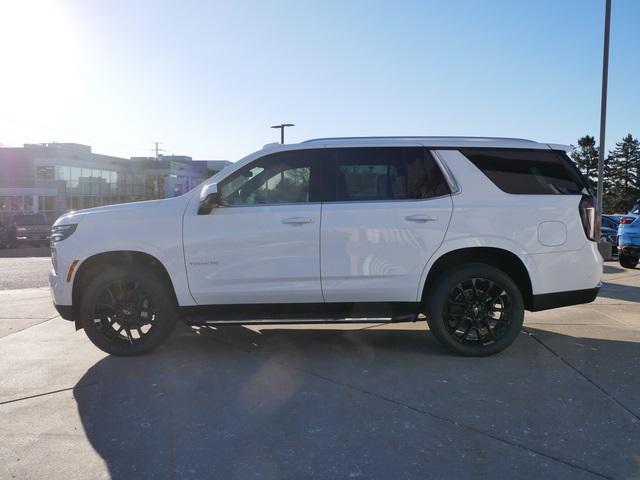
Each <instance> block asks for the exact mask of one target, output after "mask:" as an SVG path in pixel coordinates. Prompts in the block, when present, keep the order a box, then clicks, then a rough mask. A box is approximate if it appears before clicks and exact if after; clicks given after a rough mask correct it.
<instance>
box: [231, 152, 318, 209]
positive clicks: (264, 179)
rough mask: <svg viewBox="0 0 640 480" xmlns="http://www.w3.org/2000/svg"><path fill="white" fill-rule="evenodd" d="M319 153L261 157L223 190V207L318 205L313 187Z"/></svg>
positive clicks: (239, 172)
mask: <svg viewBox="0 0 640 480" xmlns="http://www.w3.org/2000/svg"><path fill="white" fill-rule="evenodd" d="M317 155H318V153H317V151H316V150H292V151H287V152H278V153H274V154H271V155H267V156H265V157H262V158H260V159H258V160H256V161H255V162H253V163H251V164H249V165H247V166H246V167H244V168H242V169H241V170H239V171H238V172H236V173H234V174H233V175H232V176H231V177H230V178H229V179H228V180H225V181H223V182H222V184H221V186H220V196H221V200H222V204H223V205H229V206H233V205H272V204H284V203H306V202H313V201H318V200H319V198H317V195H316V194H315V192H314V187H313V184H315V183H317V182H318V180H317V179H315V177H317V175H318V173H319V172H318V170H319V164H318V161H317Z"/></svg>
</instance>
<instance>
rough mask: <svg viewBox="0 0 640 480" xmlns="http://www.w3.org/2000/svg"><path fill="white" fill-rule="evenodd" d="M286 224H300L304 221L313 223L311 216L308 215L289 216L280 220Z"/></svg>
mask: <svg viewBox="0 0 640 480" xmlns="http://www.w3.org/2000/svg"><path fill="white" fill-rule="evenodd" d="M282 223H286V224H287V225H302V224H304V223H313V218H309V217H289V218H285V219H284V220H282Z"/></svg>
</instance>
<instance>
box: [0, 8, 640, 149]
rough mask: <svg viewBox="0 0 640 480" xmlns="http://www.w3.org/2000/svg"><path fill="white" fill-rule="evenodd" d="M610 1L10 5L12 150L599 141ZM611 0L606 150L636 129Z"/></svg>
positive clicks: (633, 82) (628, 28) (634, 44)
mask: <svg viewBox="0 0 640 480" xmlns="http://www.w3.org/2000/svg"><path fill="white" fill-rule="evenodd" d="M603 18H604V0H536V1H528V2H524V1H515V0H439V1H435V0H433V1H429V0H422V1H401V0H394V1H373V0H370V1H350V0H342V1H333V0H323V1H302V0H299V1H279V0H271V1H268V2H265V1H243V0H230V1H214V0H207V1H205V0H201V1H195V0H186V1H185V0H183V1H165V0H102V1H101V0H82V1H78V0H21V1H18V0H0V144H2V145H4V146H19V145H22V144H23V143H40V142H52V141H56V142H74V143H83V144H88V145H91V146H92V147H93V151H94V152H97V153H104V154H111V155H117V156H122V157H131V156H141V155H142V156H146V155H152V154H153V152H152V151H151V149H152V148H153V145H152V142H154V141H160V142H163V143H162V145H161V148H163V149H165V150H166V151H165V152H164V153H166V154H176V155H189V156H192V157H193V158H196V159H228V160H232V161H235V160H238V159H240V158H242V157H243V156H245V155H247V154H249V153H251V152H253V151H255V150H257V149H259V148H261V147H262V146H263V145H264V144H267V143H270V142H275V141H278V140H279V134H278V131H276V130H272V129H270V128H269V127H270V126H271V125H274V124H277V123H281V122H286V123H295V124H296V126H295V127H293V128H290V129H288V130H287V134H286V135H287V143H291V142H298V141H302V140H305V139H308V138H314V137H327V136H358V135H478V136H483V135H484V136H508V137H522V138H531V139H533V140H538V141H544V142H553V143H564V144H568V143H572V144H576V143H577V139H578V138H579V137H580V136H582V135H584V134H587V133H589V134H591V135H594V136H596V137H597V136H598V131H599V118H600V85H601V75H602V40H603ZM638 25H640V1H637V0H613V8H612V26H611V54H610V55H611V57H610V73H609V108H608V122H607V146H608V147H609V148H611V147H612V146H613V144H614V143H615V141H617V140H619V139H620V138H622V136H623V135H625V134H626V133H629V132H631V133H633V134H634V135H636V136H640V61H639V58H640V55H639V53H640V28H638Z"/></svg>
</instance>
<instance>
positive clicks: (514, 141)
mask: <svg viewBox="0 0 640 480" xmlns="http://www.w3.org/2000/svg"><path fill="white" fill-rule="evenodd" d="M402 143H413V144H415V143H419V144H422V145H425V146H429V147H443V148H446V147H492V148H535V149H549V148H554V149H561V150H571V149H572V148H573V147H571V146H568V145H557V144H553V145H550V144H547V143H540V142H536V141H534V140H528V139H525V138H507V137H447V136H443V137H429V136H397V137H328V138H313V139H311V140H306V141H304V142H302V144H322V145H346V144H349V145H357V144H377V145H383V144H402Z"/></svg>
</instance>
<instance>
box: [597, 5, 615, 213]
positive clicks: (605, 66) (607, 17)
mask: <svg viewBox="0 0 640 480" xmlns="http://www.w3.org/2000/svg"><path fill="white" fill-rule="evenodd" d="M610 26H611V0H606V7H605V13H604V50H603V52H602V96H601V97H600V152H599V153H600V154H599V155H598V192H597V193H596V195H597V196H598V208H597V210H598V212H597V214H598V215H602V196H603V194H604V181H603V180H604V179H603V176H604V148H605V146H604V145H605V143H604V140H605V138H604V137H605V131H606V125H607V82H608V80H609V30H610Z"/></svg>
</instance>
